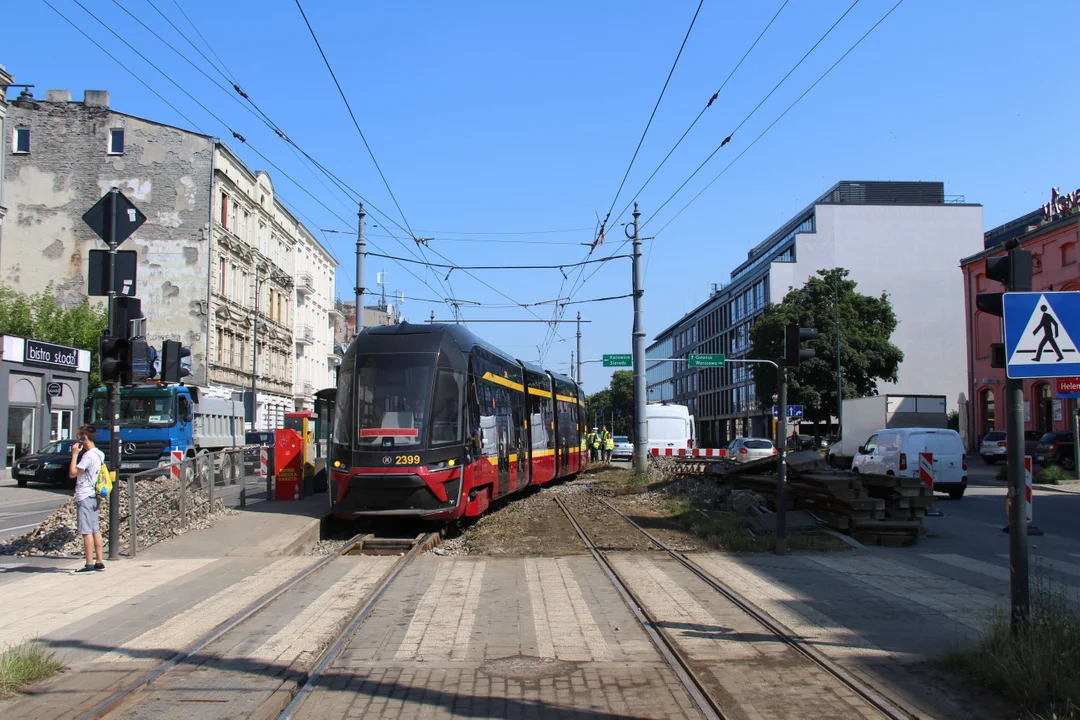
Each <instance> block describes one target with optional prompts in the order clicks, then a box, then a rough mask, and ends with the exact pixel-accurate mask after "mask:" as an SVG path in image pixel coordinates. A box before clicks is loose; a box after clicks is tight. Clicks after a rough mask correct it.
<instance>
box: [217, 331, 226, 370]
mask: <svg viewBox="0 0 1080 720" xmlns="http://www.w3.org/2000/svg"><path fill="white" fill-rule="evenodd" d="M224 357H225V332H224V331H223V330H222V329H221V328H218V331H217V361H218V364H221V363H222V362H224Z"/></svg>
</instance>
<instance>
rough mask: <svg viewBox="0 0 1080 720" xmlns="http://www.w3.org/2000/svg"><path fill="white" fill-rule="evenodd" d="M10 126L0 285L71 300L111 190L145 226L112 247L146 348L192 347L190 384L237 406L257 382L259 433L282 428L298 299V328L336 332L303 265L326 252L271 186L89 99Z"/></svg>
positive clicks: (23, 114)
mask: <svg viewBox="0 0 1080 720" xmlns="http://www.w3.org/2000/svg"><path fill="white" fill-rule="evenodd" d="M6 121H7V125H8V127H9V128H17V129H18V130H19V132H18V133H17V136H18V142H17V143H16V142H14V141H13V140H12V141H10V142H9V140H11V139H12V138H13V137H15V135H16V133H12V132H9V133H8V134H7V135H6V136H5V144H4V162H5V164H6V167H5V169H4V180H5V184H6V188H5V203H6V206H7V208H8V216H7V219H6V223H5V230H6V232H5V234H4V236H3V246H2V248H0V282H2V283H4V284H6V285H8V286H9V287H12V288H14V289H16V290H20V291H24V292H38V291H41V290H43V289H45V288H46V287H50V286H51V288H52V291H53V293H54V294H55V295H56V297H57V299H58V300H59V301H60V302H61V303H63V304H64V305H68V306H70V305H74V304H76V303H79V302H81V301H82V299H83V298H85V297H86V284H87V264H88V259H89V251H90V250H91V249H102V248H104V247H105V245H104V243H102V242H101V240H100V239H99V238H98V237H97V236H96V235H95V234H94V232H93V231H92V230H91V229H90V228H89V227H88V226H87V225H86V223H84V222H83V220H82V215H83V213H85V212H86V210H87V209H89V208H90V207H91V206H92V205H93V204H94V203H95V202H97V200H98V198H100V197H101V196H102V195H103V194H104V193H106V192H108V190H109V189H110V188H111V187H118V188H120V190H121V191H122V192H123V193H124V194H125V195H126V196H127V197H128V198H129V199H130V200H131V201H132V202H133V203H134V204H135V205H136V206H137V207H138V208H139V209H140V210H141V211H142V212H143V213H144V214H145V215H146V217H147V221H146V223H145V224H143V225H142V227H140V228H139V229H138V230H137V231H136V232H135V233H134V234H133V235H132V236H131V237H130V238H128V239H127V240H126V241H125V242H124V243H123V245H122V246H121V248H120V249H121V250H134V251H136V252H137V253H138V277H137V292H136V294H137V296H138V297H139V298H140V299H141V300H142V309H143V313H144V315H145V316H146V318H147V340H148V341H150V342H151V344H153V345H155V346H159V347H160V345H161V342H162V341H163V340H166V339H171V340H179V341H181V342H182V343H183V344H184V345H185V346H188V347H190V348H191V358H190V370H191V378H190V379H189V380H188V382H190V383H191V384H194V385H199V386H203V387H206V388H208V389H209V390H211V391H212V392H213V393H215V394H218V395H221V396H232V397H236V398H240V397H244V396H245V393H249V392H250V389H251V385H252V379H253V377H254V379H255V383H256V389H257V402H256V417H255V427H256V428H259V429H262V428H269V427H277V426H278V425H280V422H281V418H282V415H283V414H284V413H285V412H288V411H291V410H293V409H294V408H295V407H296V406H297V395H299V394H301V393H300V392H299V391H297V390H296V389H295V388H294V385H295V382H296V380H297V377H298V375H297V369H296V357H297V348H298V345H297V342H296V339H295V333H294V326H295V325H296V323H297V322H298V320H297V312H298V310H297V298H298V295H303V296H304V300H305V305H304V308H303V311H302V312H301V313H300V316H301V317H302V318H304V320H303V322H302V323H301V324H302V325H305V326H308V325H309V326H311V327H312V328H314V327H315V326H316V325H321V326H322V327H323V328H324V329H327V333H332V330H329V328H330V323H331V317H330V315H329V307H330V301H329V298H331V297H332V296H333V290H332V288H333V269H332V267H330V266H329V264H328V263H326V262H324V261H325V257H323V258H322V260H320V261H315V260H312V259H311V258H313V257H314V256H315V255H319V254H320V253H323V252H324V251H322V250H321V248H318V247H316V246H318V243H317V241H315V239H314V238H313V237H312V236H311V235H310V233H309V232H308V231H307V230H306V229H305V228H304V227H303V226H302V225H301V224H300V223H299V222H298V221H297V219H296V218H295V217H294V216H293V215H292V213H290V212H289V211H288V210H287V209H286V208H285V206H284V204H283V203H282V202H281V200H280V199H279V198H278V197H277V195H276V193H275V191H274V186H273V183H272V182H271V179H270V176H269V175H268V174H267V173H265V172H262V171H252V170H250V169H249V168H248V167H247V166H246V165H245V164H244V163H243V162H242V161H241V160H240V159H239V157H238V156H237V155H236V154H235V153H234V152H233V151H232V150H230V149H229V147H228V146H227V145H225V144H224V143H222V142H221V141H220V140H218V139H217V138H212V137H208V136H206V135H201V134H198V133H195V132H191V131H189V130H185V129H182V128H177V127H173V126H170V125H165V124H162V123H158V122H154V121H152V120H147V119H144V118H139V117H135V116H133V115H128V114H126V113H120V112H116V111H114V110H112V109H111V108H110V107H109V94H108V93H107V92H105V91H92V90H88V91H86V93H85V95H84V98H83V100H82V101H81V102H78V101H72V99H71V93H70V92H69V91H66V90H49V91H48V92H47V94H46V98H45V100H42V101H38V102H37V103H35V106H33V107H29V106H27V107H19V106H18V104H17V103H13V104H11V105H10V106H9V107H8V109H7V120H6ZM298 254H299V255H300V256H302V257H303V258H304V260H303V261H302V263H301V264H300V265H298V263H297V257H298ZM304 263H307V264H304ZM298 272H300V273H301V275H303V279H304V280H306V275H304V273H307V274H311V275H312V278H311V279H312V290H315V289H316V288H318V289H319V292H320V293H323V294H322V295H320V296H319V299H318V302H317V303H316V302H312V303H310V304H309V303H307V302H306V301H307V298H308V296H309V295H310V293H308V292H307V288H306V287H305V288H303V289H300V290H298V282H297V280H298V277H297V273H298ZM315 272H318V273H319V275H318V281H316V278H315ZM318 318H321V319H318ZM312 336H314V332H313V333H312ZM320 337H321V336H320ZM323 339H324V340H326V338H323ZM306 341H307V335H306V334H302V335H301V340H300V342H301V343H302V344H304V343H306ZM324 344H325V345H327V346H329V345H330V343H329V341H326V342H325V343H324ZM331 349H332V348H331ZM305 352H306V348H305ZM305 357H306V355H305ZM326 364H328V355H327V356H324V357H323V359H322V365H318V364H316V365H313V368H315V369H316V370H320V371H321V373H322V374H321V375H313V376H312V378H311V381H312V382H313V383H314V382H318V381H321V378H322V377H325V366H326ZM305 372H307V371H306V370H305ZM304 377H307V376H306V375H305V376H304Z"/></svg>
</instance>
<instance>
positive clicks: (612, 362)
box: [604, 354, 634, 367]
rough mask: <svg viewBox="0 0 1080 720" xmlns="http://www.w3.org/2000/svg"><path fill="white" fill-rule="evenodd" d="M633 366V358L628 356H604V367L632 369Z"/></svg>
mask: <svg viewBox="0 0 1080 720" xmlns="http://www.w3.org/2000/svg"><path fill="white" fill-rule="evenodd" d="M633 365H634V356H633V355H630V354H626V355H605V356H604V367H633Z"/></svg>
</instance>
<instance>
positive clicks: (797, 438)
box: [787, 433, 829, 450]
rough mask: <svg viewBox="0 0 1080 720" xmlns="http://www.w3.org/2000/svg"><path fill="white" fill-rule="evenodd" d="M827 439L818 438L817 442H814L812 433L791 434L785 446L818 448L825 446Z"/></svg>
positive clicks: (796, 448)
mask: <svg viewBox="0 0 1080 720" xmlns="http://www.w3.org/2000/svg"><path fill="white" fill-rule="evenodd" d="M828 446H829V441H828V440H826V439H825V438H818V439H817V442H816V443H815V442H814V436H813V435H803V434H801V433H800V434H797V435H791V436H790V437H788V442H787V448H788V449H789V450H817V449H818V448H827V447H828Z"/></svg>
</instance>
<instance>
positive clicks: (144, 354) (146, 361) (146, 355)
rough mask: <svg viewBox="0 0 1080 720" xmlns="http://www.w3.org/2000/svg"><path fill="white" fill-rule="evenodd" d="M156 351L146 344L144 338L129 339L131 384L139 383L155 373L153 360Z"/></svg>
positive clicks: (155, 356) (155, 357)
mask: <svg viewBox="0 0 1080 720" xmlns="http://www.w3.org/2000/svg"><path fill="white" fill-rule="evenodd" d="M156 359H157V351H156V350H154V348H153V346H151V345H148V344H147V342H146V339H145V338H141V337H139V338H134V339H133V340H131V384H132V385H141V384H143V383H145V382H146V381H147V380H150V379H151V378H153V377H154V376H156V375H157V369H156V368H155V367H154V361H155V360H156Z"/></svg>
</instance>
